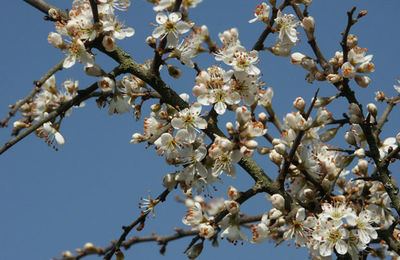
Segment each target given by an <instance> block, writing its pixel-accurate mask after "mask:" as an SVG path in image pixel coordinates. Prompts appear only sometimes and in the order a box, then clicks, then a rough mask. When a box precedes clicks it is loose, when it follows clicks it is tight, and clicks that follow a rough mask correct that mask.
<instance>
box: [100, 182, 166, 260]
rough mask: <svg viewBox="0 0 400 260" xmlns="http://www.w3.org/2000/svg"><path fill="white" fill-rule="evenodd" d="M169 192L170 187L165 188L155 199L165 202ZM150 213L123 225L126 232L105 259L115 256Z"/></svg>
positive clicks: (108, 259)
mask: <svg viewBox="0 0 400 260" xmlns="http://www.w3.org/2000/svg"><path fill="white" fill-rule="evenodd" d="M169 192H170V191H169V190H168V189H166V190H164V191H163V192H162V193H161V194H160V195H159V196H158V197H157V198H156V199H155V200H159V201H161V202H164V201H165V199H166V198H167V196H168V194H169ZM149 213H150V211H147V212H145V213H143V214H141V215H140V217H138V218H137V219H135V220H134V221H133V222H132V223H131V224H130V225H129V226H124V227H122V229H123V230H124V232H123V233H122V234H121V236H120V237H119V239H118V241H117V242H116V243H115V244H114V245H113V246H112V248H111V250H110V251H109V252H108V253H107V254H106V255H105V256H104V259H106V260H110V259H111V258H112V257H113V255H114V253H115V251H116V250H117V249H119V248H120V247H121V244H122V242H124V241H125V240H126V237H127V236H128V234H129V232H130V231H131V230H132V229H133V228H134V227H135V226H136V225H138V224H139V223H144V221H145V219H146V217H147V215H148V214H149Z"/></svg>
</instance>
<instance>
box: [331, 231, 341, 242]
mask: <svg viewBox="0 0 400 260" xmlns="http://www.w3.org/2000/svg"><path fill="white" fill-rule="evenodd" d="M341 238H342V233H340V230H339V229H335V230H331V231H330V232H329V235H328V241H329V242H331V243H332V244H336V243H337V242H339V241H340V239H341Z"/></svg>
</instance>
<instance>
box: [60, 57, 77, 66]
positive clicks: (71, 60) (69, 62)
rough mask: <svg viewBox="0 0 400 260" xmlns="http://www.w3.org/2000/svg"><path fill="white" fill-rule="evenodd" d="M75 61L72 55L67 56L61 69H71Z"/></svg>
mask: <svg viewBox="0 0 400 260" xmlns="http://www.w3.org/2000/svg"><path fill="white" fill-rule="evenodd" d="M75 60H76V58H75V56H74V55H68V56H67V57H66V58H65V60H64V63H63V67H64V68H66V69H68V68H71V67H72V66H74V64H75Z"/></svg>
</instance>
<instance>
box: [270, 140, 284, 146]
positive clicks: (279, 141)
mask: <svg viewBox="0 0 400 260" xmlns="http://www.w3.org/2000/svg"><path fill="white" fill-rule="evenodd" d="M271 143H272V145H273V146H275V145H277V144H280V143H282V142H281V139H278V138H274V139H272V142H271Z"/></svg>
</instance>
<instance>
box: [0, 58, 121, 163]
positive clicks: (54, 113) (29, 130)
mask: <svg viewBox="0 0 400 260" xmlns="http://www.w3.org/2000/svg"><path fill="white" fill-rule="evenodd" d="M118 71H119V66H118V67H116V68H115V69H114V70H113V71H112V72H110V73H109V74H108V75H113V76H115V75H116V74H118ZM97 88H98V85H97V82H95V83H93V84H92V85H91V86H89V87H88V88H86V89H84V90H80V91H78V95H76V96H75V97H74V98H73V99H71V100H69V101H67V102H65V103H63V104H62V105H61V106H60V107H59V108H58V109H57V110H55V111H52V112H51V113H49V114H48V115H47V116H46V117H43V118H42V119H40V120H38V121H37V122H36V123H34V124H33V125H32V126H30V127H28V128H27V129H26V130H25V131H23V132H22V133H19V134H18V135H17V136H16V137H14V138H12V139H11V140H9V141H8V142H6V143H5V144H4V146H3V147H1V148H0V155H1V154H2V153H4V152H5V151H7V150H8V149H10V148H11V147H12V146H13V145H15V144H16V143H18V142H19V141H21V140H22V139H23V138H25V137H26V136H27V135H29V134H30V133H32V132H33V131H35V130H36V129H38V128H39V127H41V126H42V125H43V124H44V123H46V122H49V121H51V120H53V119H55V118H56V117H57V116H59V115H61V114H63V113H65V111H67V110H68V109H70V108H71V107H73V106H75V105H79V104H80V103H81V102H82V101H84V100H86V99H87V98H88V97H89V96H90V94H91V93H92V92H93V91H95V90H96V89H97Z"/></svg>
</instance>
